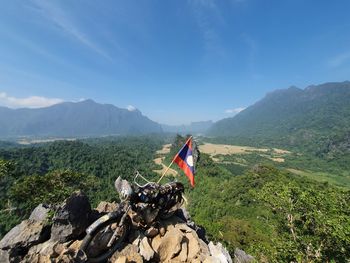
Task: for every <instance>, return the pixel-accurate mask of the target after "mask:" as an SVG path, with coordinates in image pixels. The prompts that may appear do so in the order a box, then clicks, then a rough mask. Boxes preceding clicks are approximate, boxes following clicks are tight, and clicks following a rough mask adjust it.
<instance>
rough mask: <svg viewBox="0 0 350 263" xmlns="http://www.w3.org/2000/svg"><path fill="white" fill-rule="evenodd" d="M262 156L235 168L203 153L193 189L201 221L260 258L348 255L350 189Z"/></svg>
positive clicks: (193, 208) (340, 258)
mask: <svg viewBox="0 0 350 263" xmlns="http://www.w3.org/2000/svg"><path fill="white" fill-rule="evenodd" d="M177 140H180V141H181V138H179V137H178V138H177ZM182 141H184V138H183V139H182ZM178 145H181V143H179V142H175V143H174V145H173V146H174V148H176V147H177V146H178ZM257 156H258V155H252V156H251V157H252V158H254V157H257ZM245 158H246V157H245ZM259 161H261V159H253V160H251V163H250V165H249V164H248V165H247V166H246V167H244V168H242V166H239V165H238V166H234V167H230V166H227V165H225V164H218V163H214V162H213V161H212V160H211V158H210V157H209V156H208V155H206V154H201V159H200V161H199V163H198V173H197V175H196V182H197V184H196V187H195V188H194V189H193V190H191V191H188V192H187V194H188V195H189V197H190V198H189V199H190V202H189V209H190V214H191V215H192V216H193V218H194V220H195V222H196V223H197V224H201V225H203V226H205V228H206V230H207V231H208V234H209V236H210V237H211V238H212V239H216V240H220V241H222V242H224V243H225V244H226V245H227V246H228V248H229V249H230V251H231V252H232V251H233V250H234V248H235V247H240V248H243V249H244V250H246V251H247V252H249V253H251V254H252V255H254V256H255V257H256V259H257V260H258V261H259V262H345V261H346V260H348V259H349V258H350V203H349V200H350V191H349V190H347V189H346V190H343V189H340V188H338V187H335V186H332V185H331V184H329V183H327V182H326V183H320V182H317V181H314V180H310V179H308V178H306V177H303V176H298V175H295V174H292V173H289V172H287V171H285V170H279V169H276V168H274V167H273V166H271V165H260V164H258V163H259ZM253 163H256V164H255V165H254V164H253ZM271 163H273V162H271ZM183 180H184V181H185V180H186V179H183Z"/></svg>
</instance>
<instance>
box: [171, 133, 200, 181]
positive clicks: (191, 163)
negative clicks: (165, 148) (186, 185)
mask: <svg viewBox="0 0 350 263" xmlns="http://www.w3.org/2000/svg"><path fill="white" fill-rule="evenodd" d="M198 154H199V152H198V150H197V147H196V144H195V143H194V141H193V140H192V136H191V137H190V138H188V140H187V141H186V143H185V144H184V146H182V148H181V150H180V151H179V152H178V153H177V154H176V155H175V157H174V159H173V161H174V162H175V163H176V164H177V165H178V166H179V167H180V168H181V169H182V170H183V171H184V172H185V174H186V176H187V177H188V179H189V180H190V183H191V185H192V187H194V174H195V163H196V161H197V159H198Z"/></svg>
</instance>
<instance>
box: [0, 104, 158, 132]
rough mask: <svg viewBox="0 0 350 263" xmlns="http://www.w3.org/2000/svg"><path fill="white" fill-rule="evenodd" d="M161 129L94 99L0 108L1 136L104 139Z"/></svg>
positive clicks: (154, 124) (131, 113)
mask: <svg viewBox="0 0 350 263" xmlns="http://www.w3.org/2000/svg"><path fill="white" fill-rule="evenodd" d="M161 132H162V128H161V126H160V125H159V124H158V123H156V122H154V121H152V120H150V119H149V118H147V117H146V116H144V115H142V113H141V112H140V111H139V110H133V111H129V110H127V109H121V108H118V107H116V106H114V105H111V104H99V103H96V102H94V101H93V100H85V101H82V102H76V103H74V102H64V103H59V104H55V105H53V106H50V107H46V108H38V109H27V108H22V109H9V108H6V107H0V136H1V137H15V136H71V137H80V136H104V135H117V134H120V135H125V134H131V135H138V134H149V133H161Z"/></svg>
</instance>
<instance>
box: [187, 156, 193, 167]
mask: <svg viewBox="0 0 350 263" xmlns="http://www.w3.org/2000/svg"><path fill="white" fill-rule="evenodd" d="M186 163H187V164H188V165H189V166H191V167H192V166H193V157H192V155H189V156H187V159H186Z"/></svg>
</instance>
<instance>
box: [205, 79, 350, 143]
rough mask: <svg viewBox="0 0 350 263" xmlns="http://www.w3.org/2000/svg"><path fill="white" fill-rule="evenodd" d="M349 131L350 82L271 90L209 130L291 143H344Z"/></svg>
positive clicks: (216, 133) (222, 133)
mask: <svg viewBox="0 0 350 263" xmlns="http://www.w3.org/2000/svg"><path fill="white" fill-rule="evenodd" d="M349 133H350V82H349V81H345V82H341V83H325V84H322V85H318V86H309V87H307V88H306V89H304V90H302V89H299V88H296V87H290V88H288V89H282V90H277V91H274V92H271V93H269V94H267V95H266V96H265V97H264V98H263V99H262V100H260V101H258V102H257V103H255V104H254V105H252V106H250V107H248V108H247V109H245V110H244V111H242V112H240V113H239V114H237V115H236V116H234V117H232V118H227V119H223V120H221V121H218V122H216V123H215V124H214V125H213V126H212V127H211V129H210V130H209V131H208V134H209V135H211V136H230V137H243V138H253V139H257V138H258V139H260V140H265V142H274V143H276V142H277V143H278V144H283V145H287V146H298V145H302V144H305V143H310V142H314V141H317V140H329V139H330V140H331V142H330V143H331V144H332V143H333V144H337V143H338V144H341V145H342V146H344V145H343V141H345V143H346V141H347V138H348V136H349ZM348 148H349V145H348Z"/></svg>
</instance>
